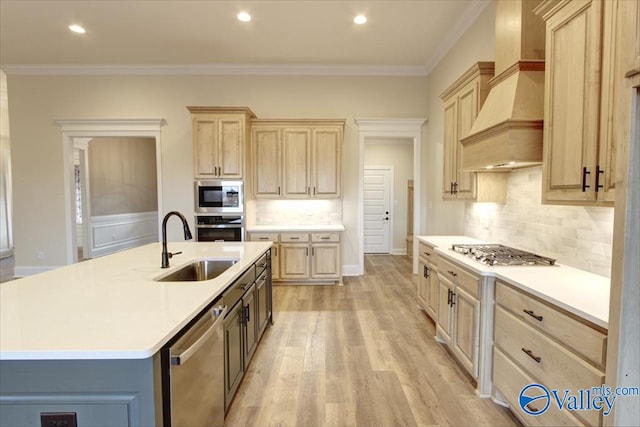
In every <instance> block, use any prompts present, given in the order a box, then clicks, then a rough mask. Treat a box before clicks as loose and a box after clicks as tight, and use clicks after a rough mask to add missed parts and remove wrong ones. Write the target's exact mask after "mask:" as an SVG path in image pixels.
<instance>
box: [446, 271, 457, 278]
mask: <svg viewBox="0 0 640 427" xmlns="http://www.w3.org/2000/svg"><path fill="white" fill-rule="evenodd" d="M447 273H449V274H450V275H452V276H453V277H456V276H457V274H456V273H455V272H453V271H451V270H447Z"/></svg>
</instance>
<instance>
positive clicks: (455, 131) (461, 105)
mask: <svg viewBox="0 0 640 427" xmlns="http://www.w3.org/2000/svg"><path fill="white" fill-rule="evenodd" d="M493 71H494V64H493V62H478V63H476V64H474V65H473V66H472V67H471V68H470V69H469V70H468V71H467V72H465V73H464V74H463V75H462V76H461V77H460V78H459V79H458V80H456V81H455V82H454V83H453V84H452V85H451V86H449V87H448V88H447V89H446V90H445V91H444V92H443V93H442V94H441V95H440V98H441V99H442V102H443V106H444V167H443V172H444V176H443V183H442V197H443V198H444V199H454V200H455V199H457V200H474V201H495V202H504V199H503V196H504V194H505V191H502V190H500V191H498V192H497V193H495V194H488V193H487V192H483V193H482V194H483V197H484V196H487V197H488V199H483V200H479V199H478V191H477V176H478V175H477V173H476V172H467V171H463V170H462V155H463V154H462V146H461V143H460V140H461V139H462V138H463V137H465V136H467V134H468V133H469V131H470V130H471V127H472V126H473V122H474V121H475V119H476V117H477V116H478V112H479V111H480V107H481V106H482V104H483V103H484V101H485V99H486V98H487V94H488V93H489V85H488V81H489V80H490V79H491V78H492V77H493ZM492 176H493V174H491V175H490V174H489V173H487V174H486V177H485V178H486V179H485V181H492V179H491V177H492ZM503 178H504V176H503V175H501V176H500V177H499V180H498V181H499V183H498V184H497V185H496V187H501V186H502V185H503V184H504V183H506V181H505V180H504V179H503ZM504 189H505V190H506V186H505V187H504Z"/></svg>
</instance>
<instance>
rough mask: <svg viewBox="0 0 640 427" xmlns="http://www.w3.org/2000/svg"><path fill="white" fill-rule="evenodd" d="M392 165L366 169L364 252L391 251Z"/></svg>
mask: <svg viewBox="0 0 640 427" xmlns="http://www.w3.org/2000/svg"><path fill="white" fill-rule="evenodd" d="M392 176H393V175H392V170H391V167H389V166H387V167H367V166H365V169H364V206H363V207H364V253H367V254H389V253H391V181H392Z"/></svg>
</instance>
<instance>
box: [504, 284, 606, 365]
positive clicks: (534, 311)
mask: <svg viewBox="0 0 640 427" xmlns="http://www.w3.org/2000/svg"><path fill="white" fill-rule="evenodd" d="M496 303H497V304H500V305H502V306H503V307H505V308H507V309H508V310H510V311H512V312H513V313H514V314H515V315H516V316H517V317H518V318H520V319H522V320H524V321H525V322H526V323H528V324H529V325H532V326H534V327H535V328H538V329H540V330H541V331H543V332H544V333H546V334H548V335H549V336H551V337H553V338H555V339H556V340H558V341H559V342H561V343H563V344H564V345H565V346H567V347H569V348H571V349H572V350H573V351H575V352H576V353H578V354H580V355H582V356H584V357H585V358H586V359H587V360H590V361H591V362H592V363H594V364H595V365H596V366H598V367H600V368H601V369H604V366H605V356H606V353H607V336H606V335H605V334H604V333H602V332H600V331H597V330H595V329H594V328H592V327H590V326H588V325H586V324H584V323H582V322H580V321H579V320H577V319H575V318H574V317H572V316H570V315H568V314H565V313H563V312H561V311H558V310H557V309H556V308H554V307H552V306H551V305H549V304H547V303H544V302H542V301H540V300H538V299H536V298H533V297H531V296H529V295H527V294H525V293H523V292H520V291H518V290H516V289H514V288H512V287H511V286H508V285H506V284H504V283H502V282H500V281H498V282H497V284H496Z"/></svg>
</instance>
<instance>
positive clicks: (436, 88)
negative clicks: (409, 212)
mask: <svg viewBox="0 0 640 427" xmlns="http://www.w3.org/2000/svg"><path fill="white" fill-rule="evenodd" d="M494 22H495V3H493V2H492V3H490V4H489V5H488V6H487V7H486V8H485V9H484V11H483V12H482V13H481V14H480V16H478V18H477V19H476V21H475V22H474V23H473V25H472V26H471V27H469V29H468V30H467V31H466V32H465V33H464V34H463V36H462V37H461V38H460V39H459V40H458V42H457V43H456V44H455V45H454V46H453V48H452V49H451V50H450V51H449V52H448V53H447V55H446V56H445V57H444V58H443V59H442V61H440V63H439V64H438V65H437V66H436V67H435V68H434V69H433V70H432V71H431V73H430V74H429V77H428V84H427V92H428V111H429V115H428V123H427V126H426V135H423V137H424V140H425V141H426V144H427V145H426V148H425V149H424V150H423V163H422V164H423V170H422V175H423V176H424V177H425V181H424V186H425V191H426V199H427V201H426V206H425V207H426V209H424V210H423V211H422V214H423V217H422V225H423V226H422V230H423V232H424V233H423V234H434V235H438V234H450V235H458V234H462V233H463V221H464V202H458V201H443V200H442V173H443V172H442V163H443V160H442V156H443V135H444V118H443V117H444V116H443V109H442V101H441V99H440V94H441V93H442V92H443V91H444V90H445V89H446V88H447V87H448V86H450V85H451V84H452V83H453V82H454V81H455V80H456V79H457V78H458V77H460V76H461V75H462V74H463V73H464V72H465V71H467V70H468V69H469V68H470V67H471V66H472V65H473V64H474V63H475V62H478V61H493V60H494V58H495V52H494V43H495V35H494Z"/></svg>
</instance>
